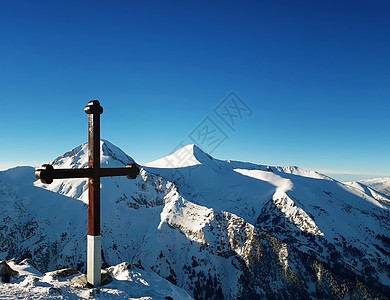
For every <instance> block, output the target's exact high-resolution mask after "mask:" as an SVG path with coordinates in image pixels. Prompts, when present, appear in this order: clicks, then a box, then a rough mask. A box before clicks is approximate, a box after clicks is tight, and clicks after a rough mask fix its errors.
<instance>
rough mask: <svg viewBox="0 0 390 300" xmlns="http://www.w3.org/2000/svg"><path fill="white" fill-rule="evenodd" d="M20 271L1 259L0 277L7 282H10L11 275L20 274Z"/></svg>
mask: <svg viewBox="0 0 390 300" xmlns="http://www.w3.org/2000/svg"><path fill="white" fill-rule="evenodd" d="M18 275H19V272H17V271H15V270H13V269H11V267H10V266H9V265H8V264H7V263H6V262H5V261H0V277H1V280H2V281H3V282H5V283H8V282H10V280H11V277H14V276H18Z"/></svg>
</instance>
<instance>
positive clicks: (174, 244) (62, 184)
mask: <svg viewBox="0 0 390 300" xmlns="http://www.w3.org/2000/svg"><path fill="white" fill-rule="evenodd" d="M101 150H102V155H101V161H102V167H117V166H124V165H126V164H127V163H132V162H133V159H132V158H131V157H129V156H128V155H126V154H125V153H124V152H123V151H121V150H120V149H119V148H118V147H116V146H114V145H112V144H111V143H109V142H108V141H101ZM86 162H87V146H86V144H83V145H80V146H78V147H76V148H75V149H73V150H71V151H69V152H67V153H65V154H64V155H62V156H60V157H58V158H57V159H55V160H54V161H53V165H54V167H55V168H61V167H66V168H81V167H85V166H86ZM140 168H141V173H140V175H139V176H138V178H137V179H135V180H128V179H126V178H120V177H115V178H103V179H102V181H101V195H102V196H101V198H102V238H103V240H102V242H103V245H102V248H103V256H102V258H103V267H104V268H107V267H108V266H116V265H118V264H121V263H122V262H124V261H128V262H130V263H131V264H132V265H137V266H140V267H142V268H143V269H144V273H142V276H143V278H144V280H146V279H145V278H146V277H145V276H149V275H147V274H152V275H153V276H158V278H161V280H164V281H163V282H167V283H168V281H169V284H173V285H175V286H177V287H180V288H182V289H184V290H185V291H186V292H187V293H188V294H189V295H190V296H191V297H193V298H195V299H222V298H225V299H240V298H241V299H258V298H260V299H261V298H272V297H273V298H275V297H276V298H285V299H302V298H314V299H315V298H345V297H352V298H364V297H366V298H375V297H379V298H381V297H382V296H383V295H386V294H390V259H389V257H390V238H389V235H388V232H390V213H389V211H390V210H389V205H388V204H389V203H390V200H389V199H388V198H387V197H386V196H384V195H382V194H380V193H377V192H376V191H375V190H374V189H368V188H365V187H363V186H360V185H359V186H354V185H353V184H352V185H351V184H343V183H341V182H338V181H336V180H333V179H332V178H329V177H327V176H324V175H322V174H319V173H317V172H315V171H309V170H303V169H301V168H298V167H275V166H267V165H258V164H252V163H245V162H238V161H222V160H218V159H215V158H213V157H211V156H209V155H208V154H206V153H204V152H203V151H202V150H201V149H199V148H198V147H196V146H195V145H188V146H186V147H183V148H182V149H179V150H178V151H177V152H175V153H174V154H172V155H169V156H167V157H164V158H162V159H159V160H157V161H154V162H150V163H148V164H145V165H140ZM87 204H88V190H87V181H86V180H77V179H76V180H55V181H54V182H53V183H52V184H50V185H46V184H42V183H40V182H39V181H36V179H35V177H34V169H33V168H31V167H19V168H14V169H10V170H8V171H4V172H0V207H1V208H2V214H1V215H0V224H1V225H0V226H1V228H0V229H1V230H0V259H1V260H9V259H12V258H15V259H16V261H19V260H22V259H24V258H30V259H31V261H32V262H33V263H34V265H35V266H36V268H37V269H38V270H39V271H41V272H50V271H54V270H58V269H62V268H75V269H77V270H79V271H82V272H85V261H86V232H87V207H88V206H87ZM145 274H146V275H145ZM152 275H151V276H152ZM113 276H114V278H115V279H116V280H119V279H118V277H115V276H116V275H113ZM126 276H127V275H126ZM129 276H130V275H129ZM130 277H131V276H130ZM42 280H43V279H42ZM42 280H39V281H38V282H41V281H42ZM53 280H54V279H53ZM55 280H57V279H55ZM59 281H60V282H62V281H63V280H62V279H61V280H59ZM128 281H129V280H128ZM146 281H147V280H146ZM53 282H54V281H53ZM115 282H116V281H113V282H112V283H111V284H114V283H115ZM11 284H12V282H11ZM18 284H21V282H19V283H18ZM56 284H57V283H56ZM124 284H125V285H126V286H127V285H128V284H129V283H124ZM5 286H7V284H5V285H2V287H1V289H4V287H5ZM53 286H54V284H53ZM150 286H151V288H153V285H152V284H151V285H150ZM168 286H169V285H168ZM107 287H109V285H107V286H105V287H104V288H107ZM73 288H74V287H72V286H68V287H64V290H65V291H69V293H73V291H74V292H76V291H78V290H77V289H76V290H72V289H73ZM15 289H17V286H16V285H15ZM126 289H127V288H126ZM124 292H126V291H124ZM80 293H81V291H80ZM126 293H127V292H126ZM107 295H108V294H107ZM98 296H99V295H96V297H98ZM112 296H113V297H114V296H115V295H114V294H112ZM141 296H142V295H139V296H137V295H135V296H131V297H141ZM145 296H147V295H145ZM117 297H121V296H117ZM164 297H165V296H164ZM174 299H176V298H174ZM179 299H180V298H179Z"/></svg>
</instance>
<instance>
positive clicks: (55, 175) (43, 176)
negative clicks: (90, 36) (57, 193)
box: [35, 100, 139, 286]
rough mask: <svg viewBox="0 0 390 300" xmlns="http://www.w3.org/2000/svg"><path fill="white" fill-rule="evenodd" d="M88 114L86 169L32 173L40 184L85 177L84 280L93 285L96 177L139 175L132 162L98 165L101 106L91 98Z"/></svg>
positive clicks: (97, 258) (97, 267)
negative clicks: (108, 165)
mask: <svg viewBox="0 0 390 300" xmlns="http://www.w3.org/2000/svg"><path fill="white" fill-rule="evenodd" d="M84 110H85V112H86V113H87V114H88V156H89V158H88V168H87V169H54V168H53V166H52V165H43V166H42V167H41V168H40V169H38V170H37V171H36V172H35V176H36V177H37V178H38V179H40V180H41V181H42V182H43V183H46V184H50V183H52V182H53V179H64V178H89V180H88V189H89V206H88V235H87V281H88V282H89V283H91V284H92V285H94V286H98V285H100V284H101V247H102V238H101V236H100V177H109V176H127V178H129V179H135V178H136V177H137V175H138V174H139V168H138V167H137V165H136V164H128V165H127V166H126V168H100V115H101V114H102V113H103V107H101V106H100V103H99V101H98V100H93V101H90V102H89V103H88V105H87V106H86V107H85V109H84Z"/></svg>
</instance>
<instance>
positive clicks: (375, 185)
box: [358, 177, 390, 197]
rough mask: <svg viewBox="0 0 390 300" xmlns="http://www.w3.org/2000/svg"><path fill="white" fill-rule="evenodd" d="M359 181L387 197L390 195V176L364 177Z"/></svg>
mask: <svg viewBox="0 0 390 300" xmlns="http://www.w3.org/2000/svg"><path fill="white" fill-rule="evenodd" d="M358 183H361V184H364V185H365V186H368V187H370V188H372V189H374V190H376V191H378V192H379V193H382V194H384V195H385V196H387V197H390V177H384V178H375V179H364V180H360V181H358Z"/></svg>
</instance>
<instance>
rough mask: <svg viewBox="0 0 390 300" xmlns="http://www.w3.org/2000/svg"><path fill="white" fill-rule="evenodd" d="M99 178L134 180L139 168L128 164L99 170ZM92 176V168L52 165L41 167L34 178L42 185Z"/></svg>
mask: <svg viewBox="0 0 390 300" xmlns="http://www.w3.org/2000/svg"><path fill="white" fill-rule="evenodd" d="M99 171H100V174H99V176H100V177H111V176H127V178H129V179H135V178H136V177H137V175H138V174H139V168H138V167H137V165H136V164H128V165H127V166H126V168H101V169H100V170H99ZM93 175H94V169H93V168H87V169H54V168H53V166H52V165H43V166H42V167H41V168H40V169H38V170H36V171H35V177H36V178H38V179H40V180H41V181H42V183H46V184H50V183H52V182H53V179H65V178H91V177H93Z"/></svg>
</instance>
